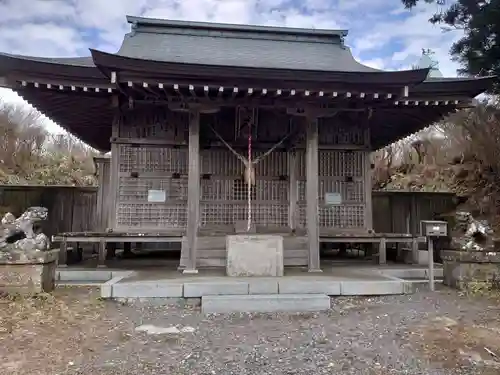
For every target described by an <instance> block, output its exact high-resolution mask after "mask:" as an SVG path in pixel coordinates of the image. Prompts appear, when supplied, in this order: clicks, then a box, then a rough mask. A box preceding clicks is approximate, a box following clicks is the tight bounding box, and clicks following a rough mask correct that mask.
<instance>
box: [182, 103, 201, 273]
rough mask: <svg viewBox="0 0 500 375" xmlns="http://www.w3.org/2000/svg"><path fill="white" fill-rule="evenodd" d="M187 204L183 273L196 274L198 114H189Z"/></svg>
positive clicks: (198, 194)
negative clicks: (186, 259)
mask: <svg viewBox="0 0 500 375" xmlns="http://www.w3.org/2000/svg"><path fill="white" fill-rule="evenodd" d="M188 147H189V148H188V150H189V151H188V158H189V164H188V165H189V171H188V203H187V233H186V235H187V250H188V261H187V264H186V268H185V269H184V270H183V271H182V272H183V273H198V271H197V269H196V248H197V243H198V223H199V216H200V112H199V111H198V110H191V111H190V112H189V141H188Z"/></svg>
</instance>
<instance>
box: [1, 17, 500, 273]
mask: <svg viewBox="0 0 500 375" xmlns="http://www.w3.org/2000/svg"><path fill="white" fill-rule="evenodd" d="M128 21H129V23H130V24H131V25H132V30H131V33H129V34H127V35H126V36H125V38H124V41H123V44H122V46H121V48H120V50H119V51H118V52H117V53H106V52H102V51H97V50H91V51H90V52H91V56H90V57H80V58H42V57H28V56H13V55H8V54H2V55H0V82H1V83H3V86H5V87H10V88H12V89H13V90H15V91H16V92H17V93H18V94H19V95H21V96H22V97H23V98H24V99H25V100H27V101H28V102H29V103H31V104H32V105H33V106H34V107H35V108H37V109H38V110H40V111H41V112H42V113H44V114H45V115H47V116H48V117H50V118H51V119H52V120H54V121H55V122H57V123H58V124H59V125H61V126H62V127H64V128H65V129H66V130H68V131H69V132H71V133H72V134H74V135H75V136H77V137H79V138H80V139H81V140H83V141H85V142H87V143H88V144H89V145H91V146H93V147H95V148H96V149H98V150H101V151H102V152H107V151H111V159H110V160H108V161H107V162H106V161H105V160H101V161H99V162H98V164H99V165H102V166H105V168H104V169H102V170H101V171H100V173H101V175H100V179H101V182H102V183H101V189H100V192H99V194H100V195H99V212H100V213H101V214H100V219H99V220H98V228H96V231H95V233H72V234H62V235H61V236H60V237H59V238H60V239H61V240H62V241H63V245H64V246H65V244H66V242H67V241H93V242H97V243H99V244H100V245H101V249H102V251H101V262H104V256H105V248H106V246H107V245H106V244H107V243H112V242H154V241H159V242H169V241H180V242H182V255H181V259H180V266H181V267H182V268H185V269H191V270H194V269H196V268H197V267H211V266H223V265H224V263H225V250H224V244H225V236H226V235H228V234H232V233H241V232H251V233H268V234H273V233H275V234H283V235H284V236H285V237H284V254H285V255H284V259H285V265H297V266H308V267H309V269H310V270H317V269H319V268H320V262H319V244H320V241H336V242H353V241H359V242H377V243H383V244H384V246H385V243H386V242H387V241H391V240H393V241H408V240H410V241H412V240H415V239H412V238H410V239H408V238H407V237H405V236H404V235H402V234H401V235H398V234H377V233H373V230H372V228H373V225H372V224H373V223H372V211H371V165H370V152H372V151H373V150H376V149H379V148H381V147H383V146H386V145H388V144H390V143H392V142H394V141H397V140H399V139H401V138H403V137H406V136H408V135H410V134H412V133H414V132H417V131H419V130H421V129H422V128H424V127H426V126H428V125H429V124H431V123H433V122H435V121H437V120H439V119H441V118H442V117H443V116H444V115H446V114H448V113H450V112H452V111H455V110H457V109H458V108H464V107H468V106H470V105H471V103H472V99H473V98H474V97H475V96H477V95H478V94H480V93H482V92H484V91H485V90H486V89H487V88H489V87H490V86H491V84H492V82H493V79H494V78H493V77H486V78H428V73H429V69H417V70H408V71H393V72H389V71H380V70H376V69H373V68H370V67H367V66H364V65H362V64H360V63H359V62H357V61H356V60H355V59H354V58H353V56H352V54H351V52H350V50H349V49H348V48H347V47H346V46H345V44H344V38H345V36H346V35H347V32H346V31H343V30H311V29H293V28H278V27H261V26H246V25H228V24H211V23H194V22H181V21H167V20H157V19H145V18H138V17H128ZM103 171H107V172H103ZM380 256H381V257H382V258H383V255H382V254H380ZM63 262H64V260H63Z"/></svg>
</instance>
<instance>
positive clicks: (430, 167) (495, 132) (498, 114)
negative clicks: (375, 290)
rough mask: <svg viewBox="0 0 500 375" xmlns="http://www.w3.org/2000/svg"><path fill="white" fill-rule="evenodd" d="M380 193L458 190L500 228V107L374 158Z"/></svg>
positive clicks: (485, 108) (476, 111)
mask: <svg viewBox="0 0 500 375" xmlns="http://www.w3.org/2000/svg"><path fill="white" fill-rule="evenodd" d="M373 161H374V173H373V183H374V186H375V188H380V189H387V190H401V189H403V190H414V191H452V192H456V193H457V194H459V195H461V196H465V197H466V198H467V200H468V202H467V205H466V206H465V207H464V209H467V210H472V211H473V215H474V216H477V217H479V218H486V219H488V220H490V221H491V223H492V226H493V227H494V228H495V229H500V105H499V104H481V105H479V106H477V107H475V108H471V109H468V110H462V111H459V112H457V113H454V114H453V115H451V116H449V117H448V118H447V119H445V120H444V121H443V122H442V123H439V124H436V125H434V126H432V127H430V128H429V129H426V130H425V131H422V132H420V133H418V134H416V135H415V136H413V137H410V138H408V139H406V140H404V141H401V142H398V143H395V144H393V145H391V146H388V147H386V148H385V149H383V150H380V151H378V152H376V153H374V155H373Z"/></svg>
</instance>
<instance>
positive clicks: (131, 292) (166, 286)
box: [111, 281, 183, 298]
mask: <svg viewBox="0 0 500 375" xmlns="http://www.w3.org/2000/svg"><path fill="white" fill-rule="evenodd" d="M182 295H183V286H182V284H180V283H179V284H174V283H171V282H168V283H166V282H157V281H136V282H130V283H116V284H113V285H112V291H111V297H113V298H169V297H182Z"/></svg>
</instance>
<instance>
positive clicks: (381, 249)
mask: <svg viewBox="0 0 500 375" xmlns="http://www.w3.org/2000/svg"><path fill="white" fill-rule="evenodd" d="M378 264H387V242H386V240H385V238H381V239H380V242H379V244H378Z"/></svg>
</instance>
